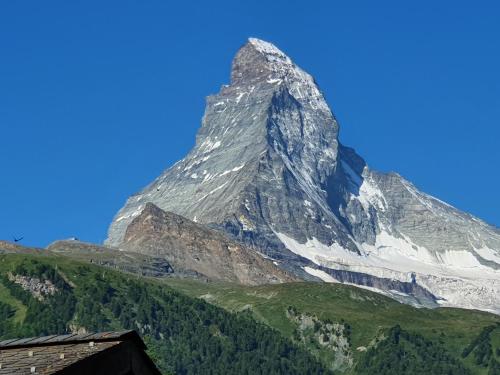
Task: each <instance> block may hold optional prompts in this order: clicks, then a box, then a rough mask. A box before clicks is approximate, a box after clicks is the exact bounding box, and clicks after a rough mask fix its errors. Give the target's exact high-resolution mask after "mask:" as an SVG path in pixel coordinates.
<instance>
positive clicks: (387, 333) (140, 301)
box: [0, 253, 500, 375]
mask: <svg viewBox="0 0 500 375" xmlns="http://www.w3.org/2000/svg"><path fill="white" fill-rule="evenodd" d="M9 274H10V275H11V276H10V278H11V279H12V276H13V275H14V274H16V275H18V278H21V279H22V277H32V278H33V277H38V278H39V279H47V280H50V281H51V283H52V284H53V285H54V286H56V288H57V290H58V291H57V293H60V295H54V296H51V295H46V296H45V297H44V300H42V301H40V300H38V299H37V298H34V296H33V295H32V294H30V292H28V291H26V290H23V289H22V288H21V287H20V285H19V284H15V285H12V284H13V283H12V281H11V280H9ZM0 279H1V282H0V302H2V303H3V304H4V305H5V306H7V307H5V306H4V307H2V306H0V313H2V314H5V316H7V318H6V321H7V324H3V325H0V336H2V337H4V338H6V337H14V336H31V335H40V334H47V333H62V332H61V331H64V330H69V329H71V330H82V329H86V330H89V331H100V330H101V331H102V330H110V329H129V328H133V329H137V330H138V331H139V332H140V333H141V334H142V335H143V337H144V339H145V340H146V342H147V343H148V344H149V346H150V352H151V354H152V355H153V357H154V358H155V359H156V361H157V363H159V364H160V366H161V367H162V369H163V370H164V371H166V372H175V373H180V374H194V373H214V374H219V373H226V374H233V373H234V374H236V373H238V374H240V373H248V374H253V373H262V374H268V373H269V374H272V373H277V374H279V373H287V374H293V373H311V374H312V373H335V374H358V373H359V374H365V373H383V374H393V373H402V372H401V371H402V370H401V369H406V370H407V371H406V370H405V371H406V372H403V373H407V374H420V373H422V374H423V373H425V374H429V370H428V369H426V370H425V371H426V372H419V369H420V370H422V371H423V369H425V366H424V364H426V363H428V362H435V363H436V367H435V368H434V369H433V370H435V372H433V374H434V375H438V374H450V373H451V374H462V373H463V374H479V375H482V374H484V375H495V374H498V372H497V370H495V368H496V366H497V365H498V362H500V328H498V325H497V324H498V323H500V317H498V316H496V315H493V314H488V313H484V312H478V311H471V310H461V309H449V308H440V309H435V310H427V309H415V308H413V307H410V306H408V305H403V304H400V303H398V302H396V301H394V300H392V299H390V298H388V297H385V296H382V295H379V294H376V293H372V292H370V291H367V290H363V289H359V288H356V287H352V286H347V285H342V284H325V283H306V282H300V283H289V284H276V285H263V286H255V287H251V286H242V285H238V284H229V283H219V282H202V281H197V280H190V279H176V278H160V279H151V278H144V277H141V276H137V275H133V274H129V273H124V272H121V271H113V270H110V269H109V268H103V267H100V266H95V265H91V264H88V263H87V264H86V263H81V262H80V261H76V260H74V259H71V258H70V257H68V256H67V255H56V256H54V255H50V254H43V255H42V254H36V253H35V254H5V255H0ZM61 298H63V299H64V300H65V301H69V303H66V304H65V305H64V304H62V303H59V304H54V303H53V302H54V301H56V300H57V299H59V301H61ZM64 316H66V317H67V318H65V319H64V318H63V319H61V317H64ZM256 321H259V322H260V323H257V322H256ZM52 322H57V324H56V325H55V326H54V325H52ZM262 323H263V324H262ZM492 326H493V327H494V328H493V329H490V331H488V333H487V334H484V333H483V332H484V330H485V329H486V328H487V327H492ZM268 327H270V328H268ZM395 327H399V331H397V330H396V328H395ZM395 330H396V331H395ZM395 332H396V333H397V332H399V333H397V334H395ZM395 337H398V339H397V340H396V339H395ZM399 337H402V339H401V340H400V339H399ZM422 345H423V346H425V347H428V348H429V349H428V350H421V349H420V346H422ZM468 347H470V348H472V349H470V354H469V355H467V356H464V355H463V353H464V350H465V349H466V348H468ZM490 347H491V350H489V348H490ZM388 351H389V352H391V353H392V352H396V353H400V355H401V358H399V357H397V358H399V359H397V360H396V361H394V360H391V361H389V362H388V361H386V360H385V359H386V358H387V355H386V353H387V352H388ZM483 353H487V354H483ZM408 356H410V357H411V358H412V361H411V362H405V361H404V360H402V359H404V358H408ZM479 357H480V358H481V360H477V358H479ZM486 362H488V363H486ZM410 364H412V366H413V367H411V366H410ZM499 367H500V366H499ZM305 369H308V370H305ZM381 369H383V371H382V370H381ZM304 371H305V372H304ZM384 371H385V372H384ZM391 371H392V372H391ZM398 371H399V372H398ZM436 371H438V372H436Z"/></svg>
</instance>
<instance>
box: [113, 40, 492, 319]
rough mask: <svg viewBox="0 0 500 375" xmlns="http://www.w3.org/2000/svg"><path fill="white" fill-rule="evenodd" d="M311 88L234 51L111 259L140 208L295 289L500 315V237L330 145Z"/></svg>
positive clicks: (325, 113) (271, 53) (329, 124)
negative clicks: (187, 224) (216, 240)
mask: <svg viewBox="0 0 500 375" xmlns="http://www.w3.org/2000/svg"><path fill="white" fill-rule="evenodd" d="M338 132H339V127H338V124H337V121H336V120H335V117H334V115H333V114H332V111H331V110H330V108H329V107H328V104H327V103H326V101H325V98H324V97H323V95H322V93H321V91H320V89H319V87H318V86H317V84H316V82H315V80H314V79H313V78H312V77H311V76H310V75H309V74H308V73H306V72H304V71H303V70H302V69H301V68H300V67H298V66H297V65H295V64H294V63H293V62H292V60H291V59H290V58H289V57H287V56H286V54H284V53H283V52H282V51H280V50H279V49H278V48H277V47H275V46H274V45H272V44H270V43H268V42H264V41H261V40H258V39H253V38H251V39H249V41H248V42H247V43H246V44H245V45H244V46H243V47H241V48H240V50H239V51H238V52H237V53H236V56H235V58H234V60H233V64H232V71H231V84H230V85H228V86H223V87H222V89H221V91H220V92H219V93H217V94H215V95H211V96H209V97H208V98H207V105H206V110H205V114H204V116H203V120H202V126H201V128H200V130H199V132H198V134H197V137H196V145H195V147H194V148H193V149H192V150H191V151H190V152H189V154H188V155H187V156H186V157H185V158H184V159H182V160H181V161H179V162H178V163H176V164H175V165H174V166H172V167H171V168H169V169H167V170H166V171H165V172H164V173H162V175H161V176H159V177H158V178H157V179H156V180H155V181H153V182H152V183H151V184H150V185H149V186H147V187H146V188H145V189H144V190H143V191H141V192H140V193H139V194H136V195H134V196H132V197H130V198H129V199H128V201H127V203H126V205H125V206H124V207H123V208H122V209H121V210H120V211H119V212H118V214H117V215H116V217H115V218H114V220H113V223H112V224H111V226H110V229H109V237H108V240H107V243H108V244H110V245H113V246H117V247H119V246H120V245H121V244H122V243H123V241H124V237H125V233H126V231H127V228H128V227H129V226H130V224H131V222H132V221H133V220H134V218H136V217H138V216H139V215H140V214H141V212H143V210H144V209H145V207H146V204H147V203H148V202H152V203H154V204H155V205H157V206H158V207H159V208H161V209H162V210H165V211H171V212H174V213H176V214H179V215H182V216H184V217H186V218H188V219H190V220H193V221H195V222H198V223H200V224H204V225H209V226H212V227H214V228H218V229H219V230H221V231H224V232H225V233H226V234H227V235H228V236H230V237H232V238H234V239H236V240H238V241H240V242H242V243H245V244H246V245H249V246H250V247H253V248H255V249H256V250H257V251H258V252H259V254H265V255H266V256H267V257H270V258H272V259H273V260H274V261H275V262H276V263H278V264H279V265H280V267H282V268H284V269H286V270H289V271H291V272H293V273H294V274H295V275H298V276H299V277H302V278H304V279H315V280H317V279H318V278H319V279H322V280H325V281H331V280H332V279H335V280H338V281H343V282H350V283H355V284H360V285H363V286H365V287H370V288H378V289H379V290H382V291H383V292H384V293H387V294H391V295H392V296H393V297H396V298H399V299H400V300H403V301H405V302H411V303H418V304H426V305H429V304H431V305H432V304H436V303H440V304H443V305H448V306H461V307H472V308H479V309H486V310H492V311H496V312H500V309H499V307H498V306H500V232H499V230H498V229H497V228H494V227H492V226H489V225H487V224H486V223H484V222H482V221H481V220H479V219H477V218H475V217H473V216H471V215H469V214H466V213H464V212H461V211H459V210H457V209H455V208H453V207H451V206H449V205H447V204H445V203H443V202H441V201H439V200H437V199H435V198H433V197H431V196H429V195H426V194H424V193H422V192H420V191H419V190H418V189H417V188H416V187H415V186H414V185H412V184H411V183H410V182H408V181H406V180H405V179H403V178H402V177H401V176H399V175H397V174H394V173H392V174H385V173H379V172H376V171H373V170H371V169H370V168H368V166H367V165H366V163H365V161H364V160H363V159H362V158H361V157H360V156H359V155H357V154H356V152H355V151H354V150H353V149H351V148H348V147H345V146H343V145H341V144H340V143H339V141H338Z"/></svg>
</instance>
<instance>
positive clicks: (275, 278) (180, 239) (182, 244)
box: [121, 203, 294, 285]
mask: <svg viewBox="0 0 500 375" xmlns="http://www.w3.org/2000/svg"><path fill="white" fill-rule="evenodd" d="M121 246H122V248H123V249H125V250H129V251H135V252H140V253H142V254H147V255H151V256H155V257H165V258H166V259H168V260H169V262H170V263H171V264H172V265H173V267H174V269H178V268H179V269H183V270H191V271H194V272H196V273H198V274H201V275H204V276H206V277H207V278H209V279H211V280H222V281H232V282H239V283H243V284H249V285H257V284H267V283H281V282H286V281H293V280H294V277H293V276H291V275H289V274H288V273H286V272H285V271H282V270H281V269H279V268H278V267H277V266H276V265H275V264H273V262H272V261H270V260H268V259H265V258H264V257H263V256H261V255H259V254H257V253H256V252H255V251H254V250H251V249H249V248H247V247H246V246H244V245H241V244H239V243H237V242H234V241H230V240H229V239H227V237H226V236H224V235H222V234H221V233H219V232H217V231H215V230H212V229H209V228H206V227H204V226H202V225H199V224H196V223H194V222H192V221H191V220H188V219H186V218H184V217H182V216H179V215H176V214H173V213H170V212H165V211H163V210H161V209H160V208H158V207H156V206H155V205H153V204H152V203H148V204H146V206H145V208H144V210H143V211H142V213H141V214H140V215H139V216H137V217H136V218H135V219H134V220H133V221H132V223H131V224H130V225H129V226H128V228H127V232H126V234H125V238H124V241H123V243H122V245H121Z"/></svg>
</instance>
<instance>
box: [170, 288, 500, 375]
mask: <svg viewBox="0 0 500 375" xmlns="http://www.w3.org/2000/svg"><path fill="white" fill-rule="evenodd" d="M166 283H167V284H168V285H169V286H171V287H172V288H174V289H177V290H179V291H182V292H183V293H186V294H188V295H190V296H193V297H201V298H203V299H205V300H206V301H209V302H210V303H213V304H215V305H218V306H221V307H224V308H226V309H228V310H230V311H241V310H247V309H249V310H251V311H252V313H253V314H254V316H255V317H256V318H257V319H260V320H261V321H263V322H264V323H266V324H268V325H270V326H271V327H274V328H276V329H278V330H279V331H280V332H282V333H283V334H284V335H285V336H287V337H293V336H294V331H295V330H296V326H297V325H296V324H295V323H294V322H293V320H291V319H289V318H288V316H287V315H289V314H287V311H288V309H289V307H290V306H291V307H293V308H295V309H296V310H297V311H299V312H300V313H303V314H306V315H311V316H316V317H317V318H318V320H321V321H327V320H331V321H333V322H340V321H341V320H343V321H345V322H346V323H348V324H349V326H350V327H351V334H350V339H351V344H352V346H351V347H352V355H353V357H354V362H355V363H357V362H359V360H360V359H361V358H362V357H363V356H364V355H365V351H364V348H368V347H370V345H371V344H373V343H374V341H375V340H376V338H377V337H381V336H383V335H384V334H385V332H386V331H387V330H389V329H390V328H392V327H394V326H395V325H400V326H401V327H402V328H403V329H404V330H405V331H408V332H413V333H418V334H419V335H422V336H423V337H425V338H426V339H428V340H431V341H432V342H435V343H436V344H439V345H441V346H442V347H444V348H445V349H446V351H447V352H449V353H450V355H451V356H453V358H457V359H458V360H459V361H461V362H462V363H463V364H464V365H465V366H466V367H467V368H468V369H469V370H470V371H471V372H472V373H475V374H488V366H487V367H484V366H478V365H476V364H475V363H474V362H473V361H469V360H468V358H465V359H463V358H462V357H461V353H462V351H463V350H464V348H465V347H466V346H467V345H469V344H470V343H471V342H472V341H473V340H474V339H475V338H476V337H477V336H478V335H479V334H480V333H481V331H482V330H483V328H484V327H487V326H490V325H494V324H496V323H500V317H499V316H496V315H493V314H488V313H484V312H479V311H471V310H462V309H452V308H440V309H434V310H429V309H416V308H413V307H411V306H408V305H403V304H400V303H398V302H396V301H394V300H392V299H389V298H387V297H384V296H382V295H378V294H375V293H372V292H369V291H366V290H363V289H359V288H356V287H351V286H347V285H341V284H320V283H295V284H286V285H285V284H281V285H266V286H258V287H245V286H235V285H228V284H217V283H200V282H197V281H189V280H176V279H168V280H167V281H166ZM499 334H500V329H496V330H495V331H494V332H493V334H492V337H491V342H492V346H493V352H495V350H496V348H498V347H499V342H498V341H497V340H498V339H497V336H498V335H499ZM327 358H328V356H327ZM347 372H349V371H347Z"/></svg>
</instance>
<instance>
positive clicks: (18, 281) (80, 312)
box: [0, 254, 330, 375]
mask: <svg viewBox="0 0 500 375" xmlns="http://www.w3.org/2000/svg"><path fill="white" fill-rule="evenodd" d="M0 284H1V285H3V287H4V288H5V290H6V292H5V294H8V295H9V298H6V299H5V300H4V301H1V302H2V304H1V305H0V314H2V320H1V324H0V337H1V338H12V337H30V336H39V335H47V334H62V333H67V332H70V331H72V332H75V331H106V330H119V329H136V330H138V331H139V332H140V334H141V335H142V336H143V337H144V339H145V341H146V342H147V343H148V345H149V348H150V354H151V355H152V357H153V358H154V359H155V362H156V363H157V364H158V365H159V367H160V368H161V369H162V370H163V371H164V372H165V373H176V374H186V375H187V374H245V373H246V374H261V373H262V374H273V373H283V374H284V373H286V374H304V373H311V374H327V373H330V371H328V370H327V369H326V368H325V366H324V365H322V364H320V363H319V362H318V361H317V360H316V359H315V358H314V357H313V356H312V355H311V354H310V353H309V352H308V351H307V350H306V349H305V348H303V347H301V346H299V345H295V344H293V343H292V342H291V340H289V339H286V338H284V337H283V336H282V335H281V334H280V333H279V332H278V331H275V330H273V329H272V328H270V327H268V326H266V325H264V324H262V323H258V322H256V321H255V320H254V319H253V318H252V317H251V316H250V315H249V314H245V313H241V314H234V313H230V312H227V311H226V310H224V309H221V308H219V307H216V306H213V305H210V304H208V303H206V302H204V301H202V300H199V299H195V298H191V297H188V296H186V295H184V294H181V293H179V292H176V291H174V290H172V289H171V288H168V287H166V286H165V285H162V284H160V283H158V282H157V281H154V280H147V279H143V278H140V277H137V276H133V275H130V274H125V273H121V272H116V271H112V270H109V269H106V268H102V267H98V266H93V265H88V264H82V263H80V262H76V261H74V260H71V259H69V258H65V257H50V256H38V255H15V254H11V255H0ZM12 300H15V301H16V303H11V302H12ZM20 304H22V305H23V306H24V308H25V317H24V319H23V320H22V322H20V321H16V319H15V312H16V310H17V309H19V305H20Z"/></svg>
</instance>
